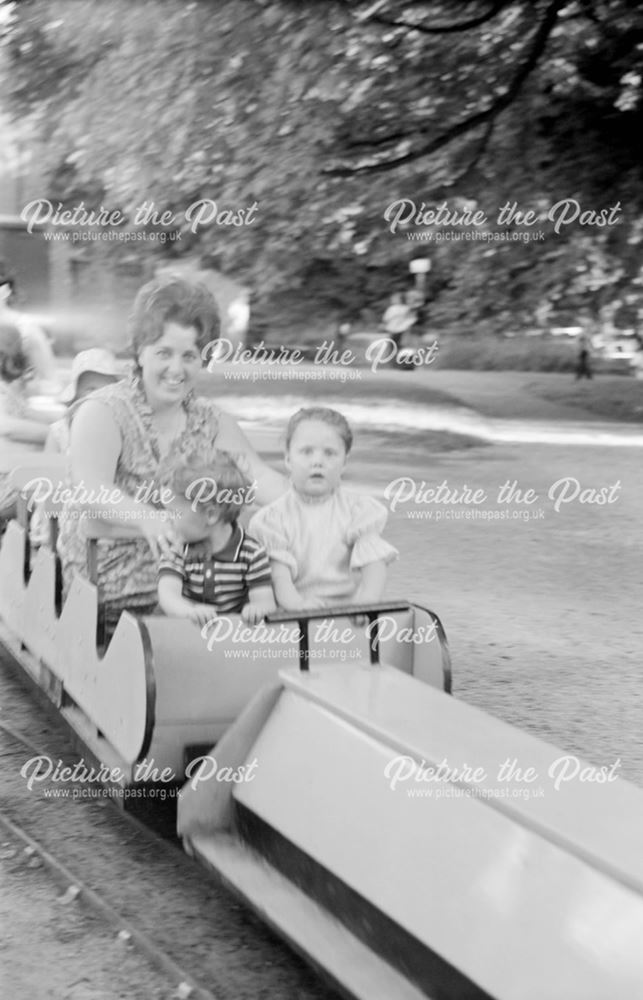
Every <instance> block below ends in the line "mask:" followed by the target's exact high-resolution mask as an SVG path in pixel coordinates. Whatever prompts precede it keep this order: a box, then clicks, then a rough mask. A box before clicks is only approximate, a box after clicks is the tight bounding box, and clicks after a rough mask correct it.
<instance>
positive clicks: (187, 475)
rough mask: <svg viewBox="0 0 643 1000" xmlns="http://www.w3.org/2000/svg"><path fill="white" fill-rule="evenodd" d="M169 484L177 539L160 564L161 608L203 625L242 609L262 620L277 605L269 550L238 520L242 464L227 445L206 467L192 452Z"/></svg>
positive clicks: (247, 619) (242, 490)
mask: <svg viewBox="0 0 643 1000" xmlns="http://www.w3.org/2000/svg"><path fill="white" fill-rule="evenodd" d="M169 486H170V487H171V489H172V491H173V493H174V497H173V499H172V500H171V502H170V503H169V504H168V505H167V506H168V507H170V508H171V510H172V513H173V514H174V515H175V517H176V521H175V529H176V535H177V542H176V544H175V545H174V546H173V548H172V551H171V553H170V554H168V555H166V556H164V557H163V558H162V559H161V562H160V565H159V583H158V594H159V603H160V605H161V609H162V610H163V612H164V613H165V614H166V615H171V616H172V617H175V618H176V617H179V618H190V619H191V620H192V621H194V622H196V623H197V624H198V625H205V624H206V623H207V622H208V621H210V620H211V619H212V618H214V617H216V615H217V614H237V613H239V612H241V617H242V618H243V620H244V621H245V622H247V623H248V624H249V625H256V624H257V623H258V622H260V621H261V620H262V619H263V618H264V617H265V616H266V615H267V614H269V613H270V612H271V611H275V610H276V605H275V599H274V595H273V591H272V579H271V575H270V563H269V561H268V556H267V555H266V552H265V549H263V548H262V546H261V545H260V544H259V542H257V541H255V539H254V538H251V537H250V535H247V534H246V532H245V531H244V529H243V528H241V527H240V526H239V525H238V524H237V519H238V517H239V514H240V513H241V508H242V506H243V504H244V493H245V492H246V491H247V490H248V484H247V483H246V481H245V479H244V477H243V476H242V474H241V472H240V471H239V468H238V467H237V465H236V463H235V462H234V461H233V460H232V458H230V456H229V455H227V454H226V453H225V452H222V451H217V452H215V455H214V461H213V462H212V464H208V465H207V466H205V465H204V464H203V462H202V460H200V459H199V457H198V456H191V457H189V458H187V459H186V461H185V463H184V464H183V465H181V466H180V467H179V468H177V469H175V470H174V473H173V476H172V478H171V480H170V483H169Z"/></svg>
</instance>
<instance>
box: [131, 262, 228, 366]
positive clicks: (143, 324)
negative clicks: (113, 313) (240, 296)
mask: <svg viewBox="0 0 643 1000" xmlns="http://www.w3.org/2000/svg"><path fill="white" fill-rule="evenodd" d="M166 323H178V324H179V326H193V327H195V329H196V331H197V347H198V348H199V350H200V351H201V352H203V350H204V348H205V347H206V346H207V345H208V344H209V343H210V342H211V341H212V340H216V339H217V337H218V336H219V332H220V318H219V310H218V308H217V304H216V302H215V301H214V298H213V296H212V294H211V292H210V291H209V290H208V289H207V288H206V287H205V285H203V284H201V283H200V282H194V283H192V282H189V281H186V280H185V279H184V278H180V277H178V275H167V276H165V277H163V278H158V279H156V280H154V281H150V282H148V283H147V285H143V287H142V288H141V289H140V291H139V293H138V295H137V296H136V299H135V300H134V307H133V310H132V313H131V316H130V321H129V328H130V338H131V345H132V350H133V353H134V357H135V358H136V357H137V356H138V352H139V351H140V350H141V348H142V347H145V346H146V345H148V344H154V343H156V341H157V340H160V338H161V337H162V336H163V331H164V328H165V325H166Z"/></svg>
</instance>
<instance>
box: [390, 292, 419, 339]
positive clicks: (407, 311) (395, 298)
mask: <svg viewBox="0 0 643 1000" xmlns="http://www.w3.org/2000/svg"><path fill="white" fill-rule="evenodd" d="M383 323H384V329H385V330H386V333H387V335H388V336H389V337H390V339H391V340H392V341H394V342H395V345H396V347H397V348H398V350H399V348H400V344H401V342H402V337H403V336H404V334H405V333H407V332H408V331H409V330H410V329H411V327H412V326H413V324H414V323H415V310H414V309H412V308H411V306H410V305H408V303H407V302H404V301H403V299H402V296H401V295H400V293H399V292H394V293H393V295H391V302H390V305H389V306H388V308H387V310H386V312H385V313H384V316H383Z"/></svg>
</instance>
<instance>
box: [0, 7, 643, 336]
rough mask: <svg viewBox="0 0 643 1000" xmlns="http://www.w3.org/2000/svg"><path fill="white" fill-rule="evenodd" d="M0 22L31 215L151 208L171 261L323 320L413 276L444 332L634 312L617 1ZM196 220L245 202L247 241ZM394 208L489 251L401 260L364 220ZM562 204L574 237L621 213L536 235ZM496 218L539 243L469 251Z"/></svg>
mask: <svg viewBox="0 0 643 1000" xmlns="http://www.w3.org/2000/svg"><path fill="white" fill-rule="evenodd" d="M1 7H2V9H3V10H4V12H5V18H4V21H3V22H2V23H3V25H4V28H3V41H4V45H3V61H2V75H3V93H4V94H5V100H6V102H7V103H8V105H9V107H10V109H11V110H12V112H13V113H14V115H15V116H16V117H18V118H20V120H21V121H29V122H30V123H31V124H32V128H33V134H34V136H36V137H37V140H38V147H37V155H38V157H39V163H40V164H41V166H42V168H43V171H44V174H45V176H46V178H47V192H46V194H47V197H49V198H51V199H52V200H53V199H60V200H61V201H62V202H64V203H65V205H73V204H76V203H78V202H79V200H81V199H82V200H84V201H85V203H86V204H87V205H94V206H98V205H104V206H108V207H117V208H119V209H121V210H122V211H123V212H124V213H126V214H129V216H130V220H132V222H133V220H134V216H135V212H136V209H137V208H138V207H140V206H141V205H142V203H143V202H148V204H149V203H150V202H154V203H155V205H156V206H157V207H158V208H159V209H160V210H167V211H169V212H172V213H173V214H174V215H175V216H176V228H177V230H178V231H180V232H181V241H180V243H167V244H166V245H165V252H166V253H168V254H170V255H171V254H175V253H179V252H181V253H187V252H190V253H195V252H196V253H201V254H209V255H215V257H216V259H217V261H218V262H219V263H220V264H221V266H222V267H223V269H224V270H226V271H228V272H229V273H230V274H232V275H234V276H236V277H240V278H241V279H243V280H247V281H248V282H250V283H251V284H252V285H253V287H254V288H256V289H257V291H258V292H259V293H260V294H264V295H266V294H268V293H272V294H273V295H275V294H277V293H278V292H279V290H282V294H283V290H285V289H288V290H289V294H290V297H291V298H292V295H293V290H296V289H297V288H302V287H303V288H304V289H305V293H303V292H302V295H301V298H302V300H304V301H306V302H308V297H309V296H310V294H311V292H312V290H313V289H314V295H315V303H316V305H318V306H319V308H320V309H324V308H325V309H327V310H329V311H330V312H335V313H337V314H338V315H339V314H342V315H345V316H348V315H356V314H357V313H358V312H359V310H360V309H361V308H363V307H364V306H366V305H374V306H379V304H380V303H381V301H382V300H383V298H384V297H385V296H386V293H387V292H388V291H389V290H390V288H391V287H394V286H395V285H396V284H398V285H399V283H400V282H402V283H404V282H406V281H408V261H409V259H410V258H412V257H415V256H425V255H428V256H429V257H430V258H431V259H432V262H433V268H432V271H431V276H430V283H429V291H430V294H431V296H432V299H433V306H432V315H433V317H434V318H435V321H436V323H439V324H442V325H443V326H445V327H453V328H454V329H458V330H462V331H475V330H476V329H480V328H482V327H485V326H486V327H489V328H502V327H503V326H512V325H513V326H514V327H516V328H520V327H524V326H525V325H532V326H533V325H534V324H535V323H536V322H540V321H543V320H544V318H545V317H546V316H547V315H548V312H552V314H553V313H554V312H556V311H558V312H559V313H560V314H561V315H563V314H564V313H565V310H569V311H570V312H572V313H573V312H574V311H575V310H577V309H578V307H579V305H580V304H581V303H587V304H588V305H590V306H591V307H592V308H594V309H598V308H599V307H605V308H606V307H607V306H608V305H609V303H611V302H613V301H614V300H621V299H624V298H625V297H626V296H638V295H639V294H640V292H641V288H642V286H641V267H642V265H643V260H642V259H641V239H642V236H643V234H642V229H643V223H642V220H643V204H642V199H643V195H642V192H643V185H642V184H641V179H642V177H641V174H642V166H641V139H640V136H641V134H642V133H643V128H642V126H643V83H642V77H643V66H642V64H643V13H642V12H641V10H640V4H639V3H638V2H635V0H605V2H601V0H573V2H568V0H472V2H462V3H459V4H453V3H447V2H432V0H425V2H420V0H415V2H404V0H370V2H368V0H220V2H217V3H216V4H214V3H212V2H210V0H200V2H191V3H190V2H189V3H185V2H182V0H138V2H137V3H136V4H132V3H131V2H129V0H85V2H83V3H79V2H78V0H46V2H45V0H22V2H21V3H20V4H7V3H4V4H2V5H1ZM199 199H210V200H213V201H216V203H217V209H218V210H219V211H222V210H226V211H227V210H230V212H232V210H233V209H244V210H245V211H247V210H248V209H249V207H250V206H252V205H253V204H255V203H256V206H257V207H256V211H255V213H254V216H253V222H252V223H251V224H246V225H243V224H241V225H237V226H234V225H232V224H231V225H228V226H226V225H224V224H221V225H217V224H208V225H202V226H200V227H198V228H197V231H196V232H192V228H193V227H191V226H190V224H189V222H188V221H187V220H186V219H185V210H186V208H187V207H188V206H189V205H191V204H193V203H194V202H196V201H198V200H199ZM401 199H408V201H412V202H414V203H415V204H416V206H417V208H418V209H419V208H420V205H421V204H422V203H424V204H425V206H426V208H427V209H430V208H437V207H439V205H440V204H442V203H443V202H446V203H447V204H448V207H449V209H450V210H452V211H454V212H456V211H457V212H460V213H461V212H463V211H465V210H467V209H468V210H469V211H470V212H471V213H473V212H474V211H476V210H477V211H480V212H481V213H483V214H484V215H485V216H486V217H487V221H486V222H485V224H484V226H482V227H481V228H482V229H483V230H484V231H485V232H486V233H487V235H488V237H489V239H488V240H487V241H481V240H475V241H474V240H470V241H468V242H467V241H465V240H464V239H462V240H455V239H454V240H452V241H451V242H449V241H448V240H447V239H441V240H440V241H439V242H438V241H436V240H435V239H433V240H429V241H427V242H421V241H419V242H420V246H418V245H417V242H418V241H414V240H413V239H410V238H409V227H408V226H407V227H406V228H404V227H402V226H400V227H398V231H397V232H395V233H392V232H391V231H390V227H389V224H388V223H387V222H386V220H385V219H384V212H385V210H386V208H387V206H389V205H390V204H391V203H392V202H395V201H399V200H401ZM564 199H573V200H574V201H576V202H578V204H579V206H580V207H581V209H582V210H583V211H584V212H588V213H591V212H594V213H596V216H597V217H598V213H600V212H601V211H602V210H607V209H609V208H610V207H613V206H615V205H616V204H617V203H619V202H620V211H619V212H617V213H614V215H613V218H617V219H618V221H617V222H615V224H613V225H612V224H610V225H605V226H602V227H601V226H599V225H595V224H592V222H591V221H587V220H588V219H589V216H584V217H583V218H585V219H586V224H584V225H582V224H581V218H580V216H579V218H577V219H576V220H574V221H573V222H570V223H569V224H566V225H564V226H562V227H561V228H560V231H559V232H558V233H557V232H555V231H554V225H553V222H552V220H548V219H547V213H548V211H549V210H550V208H551V206H552V205H555V204H557V203H559V202H561V201H563V200H564ZM506 203H510V204H513V203H516V206H517V207H518V209H519V210H520V211H522V212H525V211H528V210H531V211H533V212H534V213H535V215H536V216H538V218H539V221H538V222H537V223H536V224H534V225H533V227H531V228H533V230H534V231H536V230H539V229H541V230H543V231H544V232H545V239H544V240H543V241H538V242H536V241H533V242H522V241H505V242H501V241H500V240H494V239H492V237H493V236H494V233H495V232H496V231H497V230H504V229H506V228H509V229H510V230H513V231H514V232H517V231H519V230H520V229H521V227H520V226H519V225H516V223H515V221H514V222H513V223H510V224H509V226H506V225H503V224H499V223H498V211H499V209H500V207H501V206H503V205H505V204H506ZM229 218H232V215H230V216H229ZM467 228H469V229H471V228H472V227H466V226H459V228H458V226H456V227H453V229H454V231H455V232H456V233H457V232H463V231H464V230H466V229H467ZM526 228H528V227H524V226H523V227H522V231H526ZM410 229H411V230H413V229H417V230H422V231H424V232H425V233H428V232H433V233H440V230H441V229H442V230H444V227H439V226H438V227H433V229H432V230H430V229H429V227H427V226H425V225H419V226H411V227H410ZM115 252H122V247H121V248H116V250H115ZM128 252H130V253H131V247H130V248H129V250H128ZM137 252H139V251H138V250H137ZM141 252H142V251H141Z"/></svg>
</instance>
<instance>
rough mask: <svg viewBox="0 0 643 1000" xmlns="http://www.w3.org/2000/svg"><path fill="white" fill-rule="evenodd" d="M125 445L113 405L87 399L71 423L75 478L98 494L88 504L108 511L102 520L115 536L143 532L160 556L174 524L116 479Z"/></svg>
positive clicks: (167, 543)
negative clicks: (119, 459)
mask: <svg viewBox="0 0 643 1000" xmlns="http://www.w3.org/2000/svg"><path fill="white" fill-rule="evenodd" d="M121 447H122V441H121V434H120V431H119V429H118V426H117V425H116V422H115V421H114V419H113V417H112V415H111V413H110V411H109V409H108V408H107V407H106V406H104V405H103V404H102V403H100V402H97V401H95V400H91V399H90V400H87V401H86V402H84V403H83V405H82V406H81V407H80V408H79V410H78V412H77V413H76V415H75V417H74V420H73V423H72V425H71V444H70V457H71V475H72V480H73V482H74V484H76V485H80V484H82V486H83V488H84V490H86V491H87V494H86V495H89V494H90V492H91V493H93V494H94V496H95V497H97V499H95V500H93V501H90V502H87V503H86V504H85V506H86V507H87V508H89V509H91V510H93V511H94V512H95V513H96V514H97V515H98V514H101V513H102V514H103V515H104V518H103V522H102V523H103V525H105V524H108V525H109V526H110V527H112V528H115V529H116V530H115V531H114V536H118V537H130V538H131V537H140V536H141V535H142V536H143V537H144V538H146V539H147V541H148V542H149V545H150V548H151V549H152V552H153V553H154V555H155V556H156V557H157V558H158V557H159V556H160V555H161V554H162V553H164V552H165V551H167V549H168V547H169V543H170V539H171V538H172V536H173V531H172V526H171V523H170V522H168V521H166V520H164V519H163V517H162V516H161V512H160V511H158V510H156V508H154V507H152V506H151V505H150V504H145V503H143V502H141V501H138V500H135V499H134V497H132V496H130V495H129V494H127V493H124V492H123V491H122V490H120V489H118V488H117V486H116V484H115V482H114V480H115V477H116V466H117V463H118V458H119V455H120V452H121ZM99 491H100V492H99ZM80 502H81V503H82V502H83V501H82V496H81V498H80Z"/></svg>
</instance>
